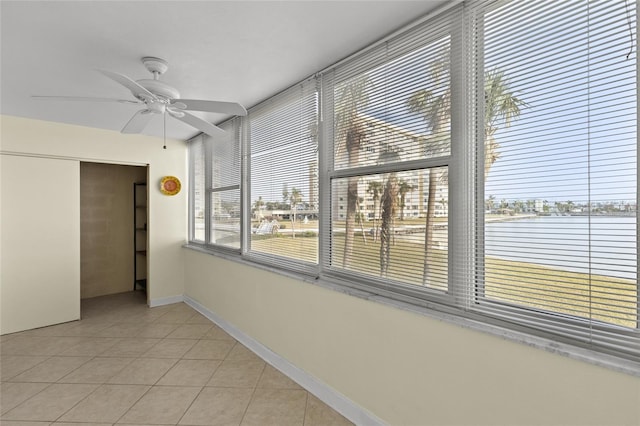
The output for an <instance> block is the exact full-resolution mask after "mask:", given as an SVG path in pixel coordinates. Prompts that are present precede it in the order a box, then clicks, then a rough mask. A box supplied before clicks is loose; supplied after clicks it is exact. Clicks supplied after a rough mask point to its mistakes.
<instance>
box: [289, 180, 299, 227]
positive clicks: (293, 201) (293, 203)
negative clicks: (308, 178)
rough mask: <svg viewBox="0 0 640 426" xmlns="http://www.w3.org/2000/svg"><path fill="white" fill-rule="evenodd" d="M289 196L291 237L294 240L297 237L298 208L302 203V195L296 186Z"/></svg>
mask: <svg viewBox="0 0 640 426" xmlns="http://www.w3.org/2000/svg"><path fill="white" fill-rule="evenodd" d="M288 196H289V204H290V207H291V235H292V237H293V238H295V237H296V230H295V224H296V207H297V206H298V204H300V202H301V201H302V193H301V192H300V190H299V189H298V188H296V187H295V186H294V187H293V188H291V192H290V193H289V194H288Z"/></svg>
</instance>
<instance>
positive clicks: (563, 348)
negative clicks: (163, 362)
mask: <svg viewBox="0 0 640 426" xmlns="http://www.w3.org/2000/svg"><path fill="white" fill-rule="evenodd" d="M183 247H184V248H186V249H189V250H194V251H197V252H200V253H205V254H209V255H212V256H216V257H220V258H223V259H226V260H230V261H233V262H237V263H241V264H243V265H246V266H250V267H253V268H258V269H263V270H265V271H269V272H273V273H276V274H279V275H283V276H286V277H289V278H293V279H296V280H300V281H304V282H306V283H309V284H313V285H318V286H321V287H324V288H327V289H330V290H334V291H338V292H340V293H344V294H346V295H349V296H353V297H359V298H361V299H365V300H369V301H373V302H377V303H381V304H383V305H386V306H391V307H394V308H397V309H402V310H404V311H408V312H413V313H417V314H420V315H423V316H425V317H428V318H431V319H435V320H438V321H443V322H446V323H449V324H454V325H458V326H460V327H464V328H467V329H470V330H474V331H480V332H483V333H487V334H490V335H493V336H497V337H500V338H502V339H505V340H508V341H512V342H517V343H521V344H524V345H527V346H530V347H533V348H537V349H542V350H545V351H547V352H550V353H554V354H558V355H562V356H566V357H569V358H571V359H574V360H578V361H583V362H588V363H590V364H593V365H597V366H599V367H604V368H608V369H611V370H614V371H617V372H620V373H624V374H629V375H632V376H636V377H640V363H637V362H634V361H632V360H628V359H624V358H621V357H617V356H614V355H609V354H605V353H601V352H598V351H595V350H590V349H588V348H583V347H580V346H576V345H572V344H570V343H566V342H560V341H557V340H554V339H552V338H548V337H542V336H536V335H533V334H529V333H526V332H522V331H518V330H514V329H511V328H507V327H504V326H501V325H499V324H494V323H487V322H485V321H479V320H476V319H474V318H473V317H472V316H471V317H465V316H461V315H459V314H458V313H457V312H456V311H455V310H454V309H452V308H447V307H446V306H441V305H436V304H433V303H430V302H428V301H423V300H420V301H419V303H418V301H417V300H416V301H414V302H413V303H412V302H410V301H402V300H397V299H395V298H390V297H385V296H381V295H379V294H375V293H372V292H369V291H366V290H363V289H362V288H359V287H358V288H357V287H356V286H354V285H353V284H352V283H349V282H347V281H346V280H341V279H337V278H333V277H324V276H321V277H313V276H310V275H304V274H300V273H296V272H292V271H287V270H283V269H278V268H274V267H272V266H269V265H265V264H261V263H257V262H253V261H251V260H247V259H244V258H242V257H241V256H239V255H234V254H232V253H225V252H218V251H215V250H210V249H208V248H207V247H204V246H200V245H197V244H185V245H184V246H183ZM496 322H497V321H496Z"/></svg>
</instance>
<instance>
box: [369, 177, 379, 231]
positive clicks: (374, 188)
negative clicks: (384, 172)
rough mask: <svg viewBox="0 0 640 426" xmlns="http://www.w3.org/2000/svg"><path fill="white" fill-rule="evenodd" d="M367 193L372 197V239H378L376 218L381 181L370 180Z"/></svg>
mask: <svg viewBox="0 0 640 426" xmlns="http://www.w3.org/2000/svg"><path fill="white" fill-rule="evenodd" d="M367 193H368V194H371V197H372V198H373V241H378V228H377V227H376V219H377V217H378V212H379V210H380V207H381V206H380V203H379V200H380V195H381V194H382V183H381V182H379V181H377V180H370V181H369V184H368V186H367Z"/></svg>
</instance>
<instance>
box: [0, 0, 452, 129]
mask: <svg viewBox="0 0 640 426" xmlns="http://www.w3.org/2000/svg"><path fill="white" fill-rule="evenodd" d="M446 1H448V0H426V1H362V0H361V1H86V2H85V1H42V2H33V1H4V0H2V1H0V18H1V25H0V31H1V33H0V35H1V62H0V66H1V68H0V83H1V85H0V113H2V114H6V115H15V116H20V117H28V118H35V119H41V120H48V121H55V122H61V123H70V124H76V125H81V126H88V127H95V128H101V129H109V130H116V131H120V129H121V128H122V127H123V126H124V125H125V124H126V123H127V121H128V120H129V118H130V117H131V116H132V115H133V114H134V113H135V112H136V111H137V110H138V109H140V107H139V106H137V105H129V104H120V103H93V102H91V103H89V102H77V101H73V102H72V101H43V100H35V99H32V98H31V95H56V96H60V95H65V96H95V97H112V98H125V99H129V98H131V99H133V98H132V97H131V94H130V92H128V91H127V89H125V88H124V87H122V86H120V85H118V84H117V83H115V82H114V81H112V80H109V79H108V78H106V77H105V76H104V75H102V74H100V73H98V72H97V71H95V70H96V69H106V70H110V71H115V72H118V73H122V74H125V75H127V76H129V77H130V78H132V79H133V80H138V79H141V78H151V74H149V73H148V72H147V70H146V69H145V68H144V66H143V65H142V63H141V62H140V58H142V57H143V56H156V57H160V58H163V59H165V60H167V61H168V62H169V70H168V71H167V72H166V73H165V74H164V75H163V76H162V77H161V79H162V80H164V81H165V82H167V83H169V84H171V85H173V86H174V87H176V88H177V89H178V90H179V91H180V93H181V97H182V98H192V99H211V100H223V101H235V102H240V103H241V104H243V105H244V106H245V107H247V108H249V107H251V106H253V105H255V104H256V103H258V102H260V101H261V100H263V99H265V98H267V97H269V96H271V95H273V94H275V93H277V92H279V91H281V90H282V89H284V88H286V87H288V86H290V85H292V84H294V83H296V82H298V81H300V80H302V79H304V78H306V77H308V76H310V75H312V74H313V73H315V72H317V71H320V70H322V69H324V68H326V67H328V66H330V65H331V64H334V63H336V62H337V61H339V60H340V59H342V58H344V57H346V56H348V55H350V54H352V53H353V52H355V51H357V50H359V49H361V48H363V47H365V46H367V45H368V44H370V43H372V42H374V41H376V40H378V39H380V38H382V37H383V36H385V35H387V34H389V33H391V32H393V31H394V30H396V29H398V28H399V27H402V26H403V25H404V24H407V23H409V22H412V21H413V20H415V19H417V18H419V17H421V16H422V15H424V14H426V13H427V12H429V11H430V10H433V9H434V8H436V7H438V6H439V5H441V4H443V3H445V2H446ZM198 115H200V116H201V117H203V118H205V119H207V120H209V121H210V122H213V123H217V122H220V121H221V120H222V119H224V118H225V117H224V116H222V115H216V114H204V113H199V114H198ZM144 133H145V134H148V135H153V136H162V119H161V118H160V116H158V117H154V118H153V120H152V122H151V124H150V125H149V126H148V127H147V129H146V130H145V131H144ZM197 133H198V131H196V130H195V129H193V128H191V127H189V126H187V125H185V124H183V123H181V122H179V121H177V120H174V119H169V120H167V137H168V138H176V139H188V138H189V137H191V136H193V135H195V134H197Z"/></svg>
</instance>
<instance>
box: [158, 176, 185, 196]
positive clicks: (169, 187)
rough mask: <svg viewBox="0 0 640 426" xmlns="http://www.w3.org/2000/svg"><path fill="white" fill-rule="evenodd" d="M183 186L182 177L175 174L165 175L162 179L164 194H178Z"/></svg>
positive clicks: (161, 185)
mask: <svg viewBox="0 0 640 426" xmlns="http://www.w3.org/2000/svg"><path fill="white" fill-rule="evenodd" d="M181 187H182V185H181V184H180V179H178V178H177V177H175V176H165V177H163V178H162V179H161V180H160V191H161V192H162V193H163V194H164V195H176V194H177V193H178V192H180V188H181Z"/></svg>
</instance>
